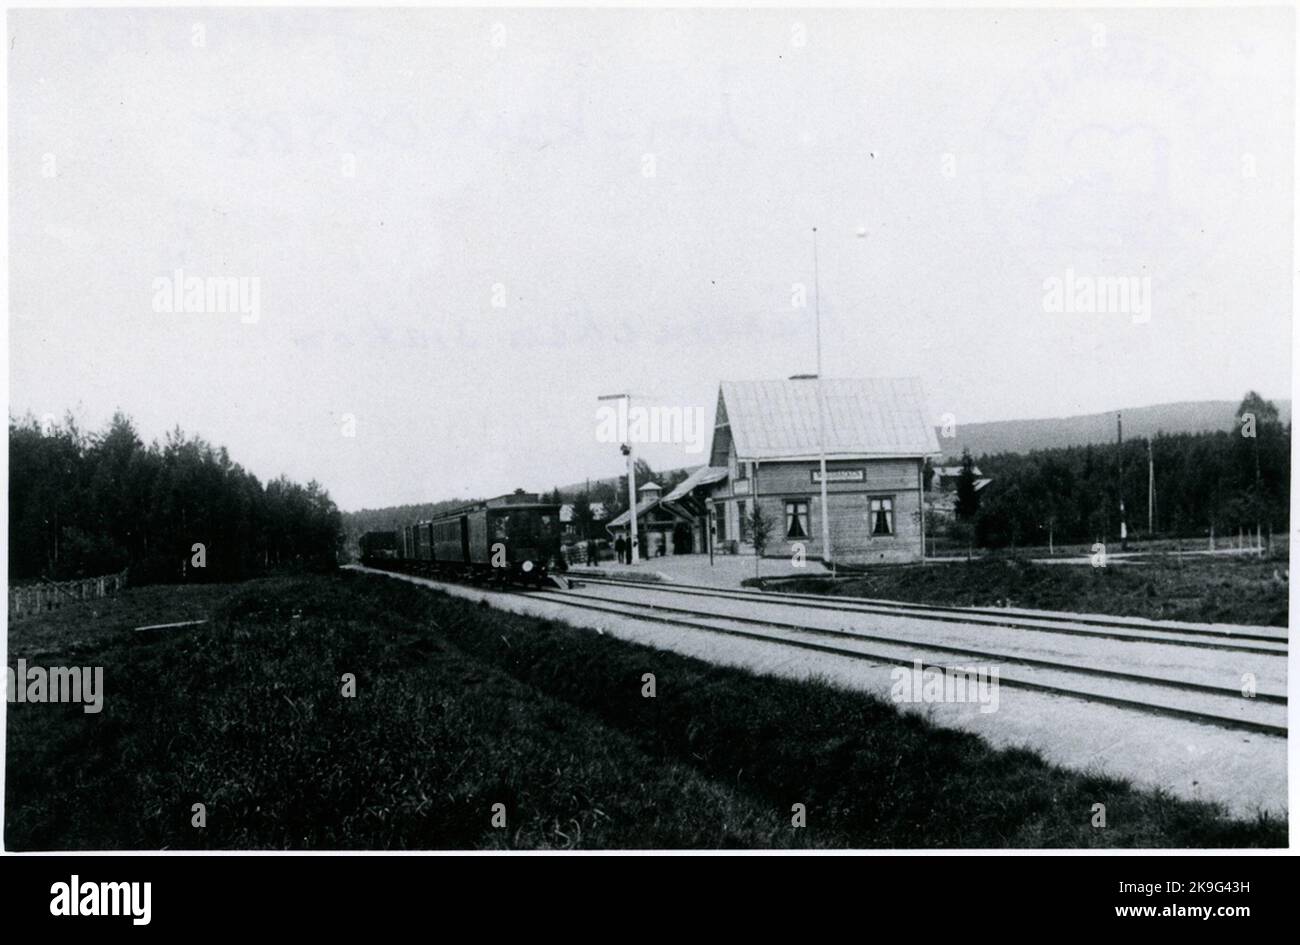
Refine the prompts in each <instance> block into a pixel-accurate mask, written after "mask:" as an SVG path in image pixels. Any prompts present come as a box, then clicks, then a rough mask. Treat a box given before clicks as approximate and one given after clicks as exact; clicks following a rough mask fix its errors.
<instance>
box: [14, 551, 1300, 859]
mask: <svg viewBox="0 0 1300 945" xmlns="http://www.w3.org/2000/svg"><path fill="white" fill-rule="evenodd" d="M97 603H98V604H99V605H100V609H101V611H102V610H103V609H104V604H105V602H103V601H100V602H97ZM81 607H82V605H75V606H73V607H69V608H67V609H65V610H63V611H60V612H58V613H55V614H49V615H45V616H42V617H39V618H36V619H34V620H33V621H31V622H30V623H24V624H20V625H18V626H16V627H14V628H11V636H10V644H9V646H10V660H11V664H12V663H13V662H14V661H16V660H17V659H18V658H19V657H25V658H28V659H29V660H30V659H31V658H32V656H33V652H34V650H33V648H34V646H35V642H34V641H39V650H40V654H41V656H40V659H41V660H43V661H44V662H45V663H46V664H59V663H65V664H66V663H76V664H78V665H87V664H97V665H103V666H104V667H105V673H104V679H105V690H106V696H105V707H104V711H103V712H102V713H101V714H99V715H87V714H84V713H82V712H81V710H80V708H79V707H77V706H66V705H32V704H10V706H9V731H8V733H7V738H8V769H9V770H8V780H7V783H6V824H5V827H6V843H7V845H8V847H9V848H10V849H18V850H44V849H158V848H168V849H197V848H255V849H263V848H272V849H277V848H293V849H355V848H370V849H403V848H423V849H434V848H486V849H511V848H628V847H637V848H641V847H656V848H712V847H735V848H759V847H761V848H790V847H829V848H843V847H852V848H870V847H896V848H926V847H1004V846H1017V847H1078V846H1169V847H1189V846H1193V847H1197V846H1211V847H1216V846H1231V847H1237V846H1275V847H1276V846H1283V845H1285V844H1286V840H1287V837H1286V825H1285V823H1284V822H1280V821H1277V820H1270V819H1257V820H1254V821H1249V822H1246V821H1235V820H1230V819H1227V818H1225V817H1223V816H1221V811H1219V810H1218V809H1216V808H1214V807H1212V806H1209V805H1206V804H1201V803H1191V802H1185V801H1181V800H1175V799H1172V798H1170V797H1167V796H1164V795H1161V794H1155V793H1149V792H1145V791H1138V790H1134V789H1133V788H1131V787H1130V786H1128V785H1126V784H1124V783H1121V782H1119V781H1115V780H1111V779H1106V778H1099V777H1092V776H1088V775H1084V774H1077V773H1072V772H1068V771H1065V770H1061V769H1059V768H1054V767H1052V766H1050V765H1048V764H1047V763H1045V762H1044V761H1042V760H1041V759H1040V758H1038V757H1037V756H1035V755H1034V754H1032V753H1030V752H1027V751H998V750H994V749H992V748H990V747H988V746H987V744H986V743H984V742H982V741H981V740H979V739H978V738H976V737H974V736H972V735H967V734H963V733H958V732H954V731H951V730H944V729H938V728H934V727H932V726H931V725H929V724H928V723H927V722H926V721H924V720H923V719H920V718H917V717H915V716H904V715H900V714H899V713H897V712H896V711H895V709H894V708H893V707H892V706H891V705H889V704H887V703H884V702H882V701H879V700H876V699H874V698H871V697H868V696H865V695H862V694H858V693H852V692H847V691H844V690H840V689H836V688H833V687H831V686H829V685H821V684H808V683H799V682H794V681H790V680H783V679H777V678H770V677H761V676H756V675H753V674H750V673H747V672H744V671H742V670H738V669H730V668H723V667H717V666H713V665H711V664H708V663H704V662H701V661H698V660H694V659H689V658H686V657H682V656H678V655H675V654H671V653H666V652H662V651H658V650H654V649H650V648H647V647H643V646H638V645H634V644H631V643H627V642H624V641H620V640H617V639H614V638H612V637H609V636H602V635H598V634H596V633H594V632H591V631H586V630H577V629H574V628H571V627H568V626H566V625H563V624H560V623H555V622H548V621H542V620H539V619H536V618H530V617H523V616H514V615H509V614H505V613H502V612H500V611H495V610H491V609H488V608H487V607H485V606H479V605H474V604H471V603H469V602H466V601H464V600H461V599H457V598H450V597H447V596H445V595H442V594H439V593H436V592H432V591H429V590H427V589H423V588H419V587H415V586H413V585H410V584H406V583H403V582H397V581H393V580H391V579H387V578H383V577H376V576H368V575H361V574H351V573H341V574H338V575H336V576H315V577H301V578H292V579H290V578H281V579H270V580H265V581H258V582H253V583H249V584H246V585H242V586H238V587H205V588H181V589H178V588H145V589H137V590H131V591H129V592H127V593H126V594H125V595H123V597H122V598H119V599H117V600H115V601H113V602H112V603H111V606H110V608H109V609H110V610H113V611H114V615H113V616H112V617H104V616H100V617H92V616H91V613H92V611H91V610H90V608H89V605H85V607H86V609H85V610H84V612H80V613H79V612H78V611H79V610H80V608H81ZM200 612H203V613H204V614H211V617H212V619H211V621H210V622H209V623H208V624H206V625H203V626H199V627H190V628H182V629H180V630H176V631H168V632H167V633H165V634H162V635H151V638H150V639H141V638H140V637H139V635H133V634H132V632H131V630H130V629H129V628H130V626H131V625H133V622H138V623H161V622H169V621H171V620H178V619H187V618H189V619H193V618H194V617H195V615H196V614H199V613H200ZM345 673H353V674H355V676H356V682H357V685H356V695H355V697H354V698H347V697H344V696H343V695H342V692H341V690H342V688H343V684H342V682H341V678H342V677H343V675H344V674H345ZM646 673H653V674H654V676H655V679H656V684H657V694H656V696H655V697H654V698H645V697H643V695H642V691H643V686H644V682H643V676H644V674H646ZM196 803H203V804H204V805H206V809H207V823H206V826H205V827H202V828H196V827H194V826H192V825H191V818H192V817H193V816H194V815H193V814H192V811H191V807H192V805H193V804H196ZM1095 803H1102V804H1105V805H1106V807H1107V822H1108V826H1107V827H1106V828H1104V829H1096V828H1093V827H1092V826H1091V825H1090V817H1091V809H1092V805H1093V804H1095ZM496 804H501V805H504V808H503V810H504V813H505V819H506V822H505V826H504V827H499V826H494V824H493V805H496ZM795 804H802V805H805V807H806V812H807V826H806V827H803V828H795V827H794V826H792V823H791V818H792V806H793V805H795Z"/></svg>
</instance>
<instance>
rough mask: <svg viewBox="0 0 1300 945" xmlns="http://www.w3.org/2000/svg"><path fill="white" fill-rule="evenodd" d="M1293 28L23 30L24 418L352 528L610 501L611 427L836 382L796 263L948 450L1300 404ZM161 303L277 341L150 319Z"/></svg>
mask: <svg viewBox="0 0 1300 945" xmlns="http://www.w3.org/2000/svg"><path fill="white" fill-rule="evenodd" d="M1293 17H1294V14H1293V13H1292V12H1290V11H1287V10H1284V9H1280V8H1279V9H1275V10H1271V11H1270V10H1251V11H1246V10H1238V11H1228V12H1217V11H1211V10H1195V11H1187V10H1169V11H1155V10H1150V11H1141V12H1123V11H1118V10H1093V11H1081V12H1051V11H1036V12H1030V11H1020V12H1006V11H992V10H989V11H970V12H961V13H953V12H948V11H932V12H925V11H910V12H854V11H841V12H821V11H818V12H814V11H806V10H805V11H790V12H780V11H767V12H740V11H735V12H731V11H707V12H688V11H637V10H624V11H604V12H581V11H561V10H554V11H547V10H533V11H524V12H520V11H507V10H487V11H413V10H405V11H404V10H386V11H381V10H360V11H348V10H338V11H292V12H271V11H261V10H243V11H214V10H203V11H199V12H195V11H170V10H143V11H142V10H95V11H80V10H62V11H57V12H28V11H18V12H13V13H11V14H10V17H9V24H8V25H9V37H8V40H9V45H10V51H9V77H8V79H9V130H10V136H11V137H10V166H9V180H10V206H9V209H10V215H11V223H10V253H11V273H10V276H11V299H10V303H11V304H10V308H11V313H12V314H11V318H10V325H9V331H10V344H11V352H10V370H11V390H10V398H11V406H10V410H11V413H13V414H15V415H22V414H23V413H25V412H27V411H29V410H30V411H31V412H33V413H34V414H36V415H37V416H41V415H43V414H47V413H53V414H56V415H59V416H61V415H62V414H63V413H64V411H65V410H68V409H72V410H73V411H74V413H75V414H76V415H77V416H78V417H79V418H81V420H82V422H83V423H84V424H86V425H87V426H89V427H91V428H98V427H100V426H102V424H103V423H104V422H105V421H106V420H107V418H108V417H109V416H110V415H111V414H112V412H113V410H114V409H116V408H120V409H122V410H124V411H126V412H127V413H129V414H130V415H131V416H132V417H134V418H135V420H136V422H137V424H138V426H139V427H140V429H141V432H142V434H143V435H144V436H145V438H146V439H152V438H154V437H157V436H161V435H162V433H163V432H164V431H165V430H166V429H169V428H170V427H172V426H174V425H176V424H179V425H180V426H181V427H182V428H184V429H185V430H186V431H188V432H194V433H198V434H200V435H202V436H204V437H205V438H207V439H209V440H210V441H213V442H215V443H220V444H224V445H226V446H227V447H229V449H230V451H231V454H232V456H233V457H234V458H235V459H236V460H237V461H239V462H241V463H243V464H244V465H245V466H246V467H247V468H249V469H250V470H252V471H253V472H255V473H257V474H258V475H259V476H262V477H264V478H265V477H271V476H274V475H277V474H279V473H281V472H284V473H287V474H288V475H290V476H291V477H293V478H295V479H299V480H303V481H305V480H307V479H309V478H316V479H318V480H320V481H321V482H323V483H324V484H325V485H326V486H327V487H328V488H329V489H330V491H331V493H332V494H333V496H334V497H335V499H336V500H337V501H338V502H339V504H340V506H341V507H343V508H345V509H353V508H359V507H362V506H371V507H374V506H381V505H388V504H393V503H399V502H414V501H424V500H434V499H440V498H445V497H450V496H454V495H462V496H464V495H470V494H474V495H485V494H495V493H499V492H504V491H508V490H510V489H512V488H514V487H516V486H522V487H525V488H528V489H545V488H549V487H551V486H554V485H557V484H564V483H570V482H574V481H579V480H581V479H582V478H584V477H586V476H592V477H596V476H607V475H613V474H616V473H618V472H619V471H620V470H621V468H622V458H621V456H620V455H619V453H618V451H617V447H616V446H615V445H613V444H609V443H602V442H599V440H598V437H597V418H596V409H597V403H596V399H595V398H596V397H597V395H599V394H604V393H608V392H611V391H616V390H624V389H629V390H631V391H633V392H634V393H636V394H637V395H638V396H639V397H640V398H642V400H641V402H642V403H645V404H647V405H662V406H684V407H690V406H694V407H698V408H700V409H702V410H703V411H704V412H705V416H706V422H707V423H709V424H711V423H712V415H713V405H714V401H715V398H716V391H717V384H718V381H719V380H722V379H749V378H765V377H784V376H787V375H790V374H793V373H798V372H806V371H811V370H813V368H814V358H815V353H814V343H813V340H814V332H813V326H814V322H813V304H812V288H811V283H812V276H813V272H812V269H813V266H812V244H811V232H810V230H811V227H813V226H814V225H815V226H818V227H819V231H820V232H819V236H820V275H821V278H820V284H821V309H822V321H823V326H822V328H823V337H824V349H825V373H826V374H827V375H837V376H858V375H916V376H919V377H920V378H922V380H923V381H924V384H925V388H926V391H927V394H928V397H929V400H930V403H931V408H932V410H933V411H934V415H935V418H936V422H938V418H939V416H940V415H942V414H944V413H951V414H953V415H954V417H955V418H956V420H957V422H958V424H959V425H960V424H961V423H963V422H969V421H978V420H994V419H1010V418H1021V417H1047V416H1062V415H1068V414H1075V413H1090V412H1096V411H1101V410H1107V409H1113V408H1116V407H1126V406H1139V405H1145V404H1153V403H1161V402H1166V401H1176V400H1201V399H1237V398H1239V397H1240V396H1241V395H1242V393H1244V391H1245V390H1246V389H1248V388H1252V387H1253V388H1257V389H1259V390H1260V391H1262V392H1263V393H1265V394H1266V395H1267V396H1272V397H1286V396H1288V394H1289V390H1290V366H1291V365H1290V350H1291V340H1290V338H1291V336H1290V332H1291V320H1290V314H1291V303H1292V289H1291V267H1292V258H1293V251H1292V244H1291V238H1292V236H1291V227H1292V208H1293V203H1294V201H1293V195H1292V188H1293V184H1294V182H1293V176H1292V168H1293V164H1294V157H1293V153H1292V150H1293V138H1294V132H1293V125H1292V121H1293V118H1292V112H1293V109H1294V102H1293V89H1294V84H1295V82H1294V77H1293V69H1294V30H1293V22H1294V20H1293ZM177 269H181V270H183V272H184V274H185V275H186V276H197V277H220V276H234V277H245V278H247V279H253V278H256V279H257V280H258V286H259V290H260V296H259V299H258V301H259V311H258V313H257V315H258V317H257V320H256V322H255V323H250V321H251V320H250V319H248V318H241V317H240V315H239V314H238V313H219V312H217V313H213V312H209V313H189V312H185V313H177V312H166V311H163V312H159V311H155V309H156V308H157V307H158V306H157V305H156V304H155V303H156V299H155V288H156V285H155V280H158V279H160V278H165V279H168V280H170V279H171V278H172V274H173V273H174V271H175V270H177ZM1067 271H1073V273H1074V274H1075V275H1076V276H1083V277H1086V278H1092V277H1096V276H1102V277H1107V278H1118V277H1136V278H1139V279H1141V278H1143V277H1146V278H1149V279H1150V283H1149V284H1150V287H1151V306H1150V310H1149V312H1148V313H1147V314H1148V317H1146V318H1143V317H1140V315H1139V316H1131V315H1128V314H1124V313H1107V312H1089V313H1080V312H1052V311H1047V310H1045V309H1046V308H1047V306H1045V304H1044V296H1045V284H1046V283H1047V282H1048V281H1049V280H1051V279H1053V278H1059V279H1061V280H1064V279H1065V278H1066V274H1067ZM247 284H248V285H250V286H251V283H247ZM799 284H804V285H807V286H808V289H807V293H808V295H807V299H808V304H807V305H806V306H803V307H800V306H799V305H798V304H797V303H798V298H797V296H798V291H799V290H798V289H797V288H796V287H797V286H798V285H799ZM1139 284H1140V283H1139ZM349 417H350V418H352V419H353V420H354V421H355V436H347V435H345V434H346V433H348V432H351V429H352V428H351V427H350V426H349V423H350V420H349ZM645 454H646V456H647V458H648V459H649V460H650V461H651V463H652V464H653V465H655V466H657V467H659V466H668V465H683V464H694V463H698V462H702V461H706V459H707V456H700V455H697V454H689V453H686V452H685V451H684V450H682V449H680V448H677V447H671V446H660V447H650V448H647V449H646V450H645Z"/></svg>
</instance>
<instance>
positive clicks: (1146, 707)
mask: <svg viewBox="0 0 1300 945" xmlns="http://www.w3.org/2000/svg"><path fill="white" fill-rule="evenodd" d="M380 573H387V572H380ZM404 577H407V579H410V580H415V581H417V582H420V583H429V584H435V585H437V584H444V585H445V584H446V582H440V581H434V580H432V579H429V578H419V577H414V578H412V577H409V576H404ZM582 582H583V583H589V584H593V585H602V584H603V585H612V586H625V587H630V588H634V589H635V590H638V591H647V590H654V591H662V592H669V593H678V594H682V595H683V596H686V597H692V596H702V597H712V598H717V599H720V600H739V601H742V602H750V601H755V600H757V601H759V602H768V603H781V604H785V605H787V606H790V605H795V606H800V607H809V609H811V610H822V609H831V610H847V611H848V612H850V613H868V614H874V613H882V612H883V613H886V614H891V615H900V613H901V615H903V616H916V617H919V618H921V619H927V620H934V619H939V618H938V617H936V616H931V615H930V614H929V613H928V612H927V611H928V610H929V608H910V607H907V606H905V605H904V606H903V607H900V608H889V609H884V610H882V609H880V608H875V607H871V608H859V607H852V606H851V607H849V608H841V607H838V606H835V605H828V604H827V603H826V602H825V600H824V599H814V600H813V601H812V602H811V603H812V605H813V606H809V603H810V602H809V601H807V600H806V599H804V596H803V595H797V596H798V599H797V600H793V601H792V600H784V599H778V598H776V597H775V595H773V596H771V597H769V595H768V594H767V593H766V592H759V593H757V594H754V593H746V592H731V591H727V590H719V589H717V588H701V587H699V586H689V587H687V586H681V585H656V584H648V583H643V582H637V581H616V580H606V579H587V578H585V577H584V578H583V579H582ZM452 586H458V587H466V585H452ZM480 590H483V589H481V588H480ZM489 592H490V593H502V594H508V595H511V596H517V597H519V598H522V599H527V600H533V601H541V602H546V603H551V604H557V605H560V606H564V607H568V608H571V609H576V610H583V611H586V612H589V613H600V614H605V615H607V616H612V617H621V618H625V619H630V620H637V621H642V622H647V623H654V624H659V625H665V626H673V627H681V628H685V629H690V630H697V631H704V632H708V633H714V634H719V635H724V636H731V637H738V638H742V639H748V640H755V641H762V642H765V643H772V644H778V645H781V646H786V647H791V648H795V649H799V650H806V651H811V652H816V653H825V654H831V655H834V656H839V657H845V658H848V659H852V660H856V661H862V662H867V663H873V664H877V665H879V664H884V665H888V666H898V667H903V668H912V667H914V666H915V665H916V664H917V663H918V662H919V663H920V665H921V668H922V669H923V670H926V671H941V672H945V673H947V672H948V671H950V670H957V669H960V668H964V667H965V666H969V665H970V663H971V662H972V661H982V662H985V663H995V664H997V666H998V668H999V677H998V682H999V684H1000V685H1004V686H1008V687H1010V688H1013V689H1023V690H1027V691H1031V692H1040V693H1045V694H1049V695H1055V696H1062V697H1066V698H1071V699H1078V700H1082V701H1086V702H1092V703H1098V704H1102V705H1110V706H1115V707H1119V708H1123V709H1127V710H1132V711H1137V712H1141V713H1144V714H1149V715H1157V716H1165V717H1170V718H1177V719H1183V720H1187V721H1192V722H1197V723H1201V724H1205V725H1213V726H1216V727H1219V728H1225V729H1232V730H1237V731H1245V732H1252V733H1255V734H1261V735H1267V736H1274V737H1286V735H1287V726H1286V706H1287V697H1286V696H1285V695H1282V694H1277V693H1272V692H1261V693H1257V694H1256V695H1254V696H1253V697H1251V698H1246V697H1245V696H1243V695H1242V693H1241V691H1240V690H1239V689H1236V688H1232V687H1228V686H1218V685H1211V684H1206V683H1201V682H1195V681H1192V680H1187V679H1178V678H1171V677H1165V676H1153V675H1143V674H1139V673H1131V672H1126V671H1123V670H1116V669H1107V668H1104V667H1099V666H1090V665H1087V664H1084V663H1077V662H1072V661H1063V660H1048V659H1041V658H1038V657H1036V656H1029V655H1024V654H1017V653H1008V652H999V651H996V650H990V649H984V648H974V647H970V646H966V645H963V644H950V643H943V642H927V641H918V640H915V639H910V638H907V637H902V636H894V635H889V634H885V633H876V632H864V631H861V630H856V629H831V628H827V627H816V626H811V625H808V624H803V623H799V622H796V621H792V620H779V619H768V618H767V617H759V616H747V615H740V614H726V613H710V612H708V611H701V610H699V609H697V608H692V607H682V606H675V605H673V604H667V603H648V602H644V601H626V600H623V601H620V600H618V599H613V598H609V597H600V596H596V595H594V594H589V593H580V592H579V591H578V590H574V589H569V590H550V589H546V590H515V589H491V590H490V591H489ZM791 596H795V595H782V597H791ZM936 609H938V610H940V611H942V612H944V613H941V614H940V615H939V616H946V617H947V620H948V622H963V623H965V622H972V623H993V624H994V625H996V626H1001V627H1006V626H1008V624H1007V623H1006V622H1002V621H996V622H995V621H981V620H975V621H958V620H957V618H956V617H955V616H951V615H949V614H948V612H951V611H956V612H961V611H960V610H959V609H958V608H936ZM1123 625H1124V624H1123V623H1122V622H1121V623H1118V624H1117V626H1123ZM1011 626H1019V624H1017V623H1012V624H1011ZM1137 626H1142V627H1143V628H1144V629H1145V628H1146V625H1137ZM1026 629H1031V630H1036V631H1040V632H1043V633H1061V632H1063V631H1062V630H1061V629H1060V628H1058V627H1056V626H1053V625H1052V624H1051V623H1050V622H1049V623H1041V624H1040V623H1034V624H1029V625H1026ZM1180 632H1181V631H1180ZM1206 632H1207V633H1209V632H1213V631H1206ZM1088 635H1091V636H1102V637H1107V638H1112V639H1128V640H1133V639H1134V638H1131V637H1113V636H1112V635H1111V634H1107V633H1100V632H1099V633H1091V634H1088ZM1239 638H1240V637H1239ZM1266 639H1275V638H1273V637H1267V638H1266ZM1283 640H1284V638H1283ZM1134 642H1143V643H1149V644H1159V645H1164V646H1190V647H1193V648H1196V647H1197V643H1196V642H1187V641H1185V640H1181V639H1173V638H1169V637H1160V636H1153V637H1143V638H1140V640H1136V641H1134ZM1215 648H1216V649H1240V647H1231V646H1220V647H1215ZM918 652H924V653H927V654H930V658H929V659H920V658H919V657H918ZM1247 652H1250V653H1252V654H1254V655H1255V656H1256V657H1259V656H1266V657H1285V656H1286V650H1285V648H1283V649H1280V650H1279V649H1249V650H1247ZM940 657H944V658H946V661H945V662H939V661H938V660H939V658H940ZM1004 669H1005V670H1009V671H1010V675H1008V674H1007V673H1005V672H1002V670H1004Z"/></svg>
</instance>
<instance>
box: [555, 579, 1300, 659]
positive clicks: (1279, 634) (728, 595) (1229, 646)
mask: <svg viewBox="0 0 1300 945" xmlns="http://www.w3.org/2000/svg"><path fill="white" fill-rule="evenodd" d="M576 581H577V583H579V584H592V585H606V586H610V587H628V588H634V589H636V590H638V591H653V592H658V593H665V594H679V595H682V596H685V597H706V598H716V599H719V600H737V601H746V602H754V603H761V604H769V605H770V604H785V605H797V606H800V607H806V608H809V609H812V610H832V611H837V612H843V613H860V614H879V615H882V616H892V617H915V618H918V619H922V620H933V621H938V622H940V623H960V624H965V625H984V626H993V627H1007V628H1011V629H1018V630H1032V631H1046V632H1050V633H1058V634H1062V635H1064V636H1078V637H1094V638H1101V639H1108V640H1119V641H1121V642H1128V643H1170V644H1174V645H1178V646H1185V647H1191V648H1194V649H1207V650H1231V651H1237V652H1242V653H1262V654H1269V655H1277V656H1286V655H1287V642H1288V641H1287V634H1286V632H1285V631H1284V630H1280V629H1279V630H1278V631H1276V632H1267V631H1266V630H1265V628H1260V630H1259V631H1255V632H1247V633H1236V632H1233V631H1231V630H1211V629H1207V628H1203V627H1187V626H1185V627H1175V626H1169V625H1165V626H1161V625H1159V624H1156V623H1153V622H1149V621H1136V620H1125V619H1123V618H1114V619H1108V618H1102V617H1075V616H1074V615H1069V616H1066V615H1059V616H1058V615H1052V614H1047V613H1035V614H1027V613H1025V612H1014V613H1011V614H1008V613H1007V612H1005V611H1000V610H996V609H992V608H980V607H969V608H968V607H952V606H943V605H938V604H910V603H903V602H899V601H884V600H875V599H871V598H865V597H835V598H833V599H828V598H827V597H825V596H824V595H820V594H795V593H790V592H785V591H742V590H735V591H733V590H723V589H720V588H716V587H707V586H705V585H700V584H659V583H653V582H648V581H621V580H618V579H614V578H595V577H589V576H587V575H583V576H582V577H579V578H577V579H576Z"/></svg>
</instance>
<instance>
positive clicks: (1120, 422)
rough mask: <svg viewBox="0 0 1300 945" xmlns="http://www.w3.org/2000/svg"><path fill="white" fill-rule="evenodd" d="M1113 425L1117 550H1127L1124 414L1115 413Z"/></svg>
mask: <svg viewBox="0 0 1300 945" xmlns="http://www.w3.org/2000/svg"><path fill="white" fill-rule="evenodd" d="M1115 426H1116V430H1117V433H1118V436H1119V441H1118V442H1119V447H1118V449H1117V450H1116V456H1115V458H1116V460H1117V462H1118V464H1119V550H1120V551H1127V550H1128V522H1127V521H1125V519H1124V415H1123V414H1121V413H1116V414H1115Z"/></svg>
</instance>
